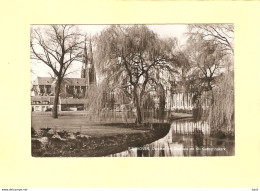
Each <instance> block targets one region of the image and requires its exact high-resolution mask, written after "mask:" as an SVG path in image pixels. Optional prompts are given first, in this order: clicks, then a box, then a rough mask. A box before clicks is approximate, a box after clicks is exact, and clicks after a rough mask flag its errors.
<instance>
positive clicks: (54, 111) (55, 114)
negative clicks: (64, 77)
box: [52, 77, 61, 118]
mask: <svg viewBox="0 0 260 191" xmlns="http://www.w3.org/2000/svg"><path fill="white" fill-rule="evenodd" d="M60 85H61V79H60V78H59V77H58V80H57V82H56V87H55V97H54V103H53V107H52V117H53V118H58V103H59V96H60Z"/></svg>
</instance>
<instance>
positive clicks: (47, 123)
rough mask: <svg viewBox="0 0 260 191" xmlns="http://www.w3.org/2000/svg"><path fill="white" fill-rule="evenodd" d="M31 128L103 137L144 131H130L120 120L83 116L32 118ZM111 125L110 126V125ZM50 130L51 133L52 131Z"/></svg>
mask: <svg viewBox="0 0 260 191" xmlns="http://www.w3.org/2000/svg"><path fill="white" fill-rule="evenodd" d="M31 122H32V127H33V128H34V129H35V130H39V129H40V128H46V127H49V128H52V130H56V131H62V130H66V131H68V132H81V134H85V135H89V136H95V137H103V136H112V135H117V134H129V133H140V132H144V131H145V130H137V129H132V128H131V125H129V126H128V127H129V128H126V127H125V126H126V125H124V124H123V123H122V120H121V119H117V120H116V123H115V120H113V121H111V122H110V121H108V120H106V121H97V122H94V121H90V120H89V119H88V118H86V117H85V116H75V115H74V116H59V118H58V119H53V118H52V117H51V116H32V121H31ZM110 124H111V125H110ZM52 130H51V131H52Z"/></svg>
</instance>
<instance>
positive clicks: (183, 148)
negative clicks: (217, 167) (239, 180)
mask: <svg viewBox="0 0 260 191" xmlns="http://www.w3.org/2000/svg"><path fill="white" fill-rule="evenodd" d="M194 132H195V133H194ZM209 135H210V127H209V125H208V124H207V123H206V122H201V121H199V122H194V121H192V120H190V119H189V120H176V121H174V122H173V123H172V124H171V128H170V130H169V133H168V134H167V135H166V136H165V137H163V138H161V139H159V140H157V141H155V142H153V143H151V144H147V145H144V146H142V147H131V148H128V150H126V151H123V152H120V153H116V154H111V155H109V156H110V157H182V156H233V155H235V143H234V141H233V140H228V139H217V138H212V137H210V136H209Z"/></svg>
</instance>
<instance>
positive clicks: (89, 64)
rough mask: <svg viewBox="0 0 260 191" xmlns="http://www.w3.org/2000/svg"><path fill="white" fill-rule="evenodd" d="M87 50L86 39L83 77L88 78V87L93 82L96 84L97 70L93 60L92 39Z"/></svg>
mask: <svg viewBox="0 0 260 191" xmlns="http://www.w3.org/2000/svg"><path fill="white" fill-rule="evenodd" d="M88 51H89V52H87V44H86V40H85V47H84V55H83V60H82V62H83V63H82V69H81V78H85V79H86V84H87V87H89V86H90V85H92V84H96V72H95V67H94V62H93V53H92V44H91V39H90V41H89V47H88Z"/></svg>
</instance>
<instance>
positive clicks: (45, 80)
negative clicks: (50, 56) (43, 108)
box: [33, 77, 55, 85]
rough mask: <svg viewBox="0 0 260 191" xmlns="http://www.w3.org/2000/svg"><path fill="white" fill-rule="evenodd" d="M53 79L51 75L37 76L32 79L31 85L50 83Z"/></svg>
mask: <svg viewBox="0 0 260 191" xmlns="http://www.w3.org/2000/svg"><path fill="white" fill-rule="evenodd" d="M54 80H55V79H54V78H51V77H37V78H36V79H35V80H34V81H33V85H52V83H53V81H54Z"/></svg>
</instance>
